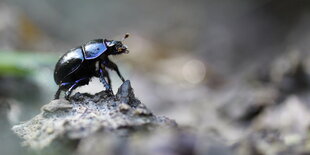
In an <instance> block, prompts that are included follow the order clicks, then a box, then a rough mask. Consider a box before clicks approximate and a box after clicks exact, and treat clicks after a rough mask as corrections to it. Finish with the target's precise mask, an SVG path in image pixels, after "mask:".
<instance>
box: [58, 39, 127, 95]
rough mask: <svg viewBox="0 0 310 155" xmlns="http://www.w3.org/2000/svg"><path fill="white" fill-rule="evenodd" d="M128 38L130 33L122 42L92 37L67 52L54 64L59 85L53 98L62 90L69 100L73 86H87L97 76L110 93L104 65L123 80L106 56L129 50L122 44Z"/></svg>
mask: <svg viewBox="0 0 310 155" xmlns="http://www.w3.org/2000/svg"><path fill="white" fill-rule="evenodd" d="M128 37H129V34H125V36H124V38H123V39H122V40H121V41H116V40H107V39H95V40H91V41H89V42H87V43H86V44H83V45H81V46H79V47H76V48H73V49H70V50H69V51H67V52H66V53H65V54H64V55H63V56H62V57H60V59H59V60H58V62H57V63H56V66H55V70H54V80H55V82H56V84H57V85H58V86H59V88H58V90H57V92H56V94H55V99H59V96H60V93H61V91H65V99H67V100H68V99H69V96H70V95H71V93H72V91H73V90H74V89H76V88H77V87H79V86H83V85H87V84H88V83H89V81H90V79H91V78H92V77H98V78H99V79H100V82H101V83H103V85H104V87H105V89H106V91H107V92H108V93H110V94H112V95H113V91H112V88H111V78H110V75H109V73H108V71H107V70H106V68H109V69H111V70H114V71H115V72H116V73H117V75H118V76H119V78H120V79H121V80H122V81H123V82H124V81H125V79H124V78H123V76H122V74H121V73H120V71H119V69H118V66H117V65H116V64H115V63H114V62H112V61H111V60H110V59H109V58H108V56H109V55H119V54H123V53H129V51H128V50H127V46H126V45H123V43H122V41H124V40H125V39H126V38H128Z"/></svg>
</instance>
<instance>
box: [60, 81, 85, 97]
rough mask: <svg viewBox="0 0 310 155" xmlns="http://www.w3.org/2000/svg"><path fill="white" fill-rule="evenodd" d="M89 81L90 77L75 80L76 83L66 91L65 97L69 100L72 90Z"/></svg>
mask: <svg viewBox="0 0 310 155" xmlns="http://www.w3.org/2000/svg"><path fill="white" fill-rule="evenodd" d="M88 83H89V78H82V79H80V80H77V81H75V83H74V84H73V85H72V86H71V87H70V88H69V89H68V91H66V93H65V98H66V99H67V100H68V99H69V97H70V95H71V93H72V91H73V90H74V89H76V88H77V87H78V86H82V85H85V84H88Z"/></svg>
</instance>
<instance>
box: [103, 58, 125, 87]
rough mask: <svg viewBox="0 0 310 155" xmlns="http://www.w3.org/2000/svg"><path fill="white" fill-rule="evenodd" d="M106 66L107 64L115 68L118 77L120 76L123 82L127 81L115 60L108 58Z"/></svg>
mask: <svg viewBox="0 0 310 155" xmlns="http://www.w3.org/2000/svg"><path fill="white" fill-rule="evenodd" d="M106 66H107V67H108V68H110V69H112V70H114V71H115V72H116V73H117V75H118V77H119V78H120V79H121V80H122V81H123V82H125V79H124V77H123V76H122V74H121V73H120V72H119V70H118V67H117V65H116V64H115V63H114V62H112V61H111V60H108V61H107V64H106Z"/></svg>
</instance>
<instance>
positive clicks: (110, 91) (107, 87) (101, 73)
mask: <svg viewBox="0 0 310 155" xmlns="http://www.w3.org/2000/svg"><path fill="white" fill-rule="evenodd" d="M99 79H100V82H101V83H103V85H104V87H105V89H106V90H107V91H108V92H109V93H112V94H113V91H112V88H111V86H110V85H109V84H108V83H107V81H106V80H105V78H104V71H103V69H102V68H100V76H99Z"/></svg>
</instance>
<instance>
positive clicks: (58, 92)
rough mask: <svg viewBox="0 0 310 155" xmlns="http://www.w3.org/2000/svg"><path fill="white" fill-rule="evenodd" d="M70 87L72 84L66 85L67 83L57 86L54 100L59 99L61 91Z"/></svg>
mask: <svg viewBox="0 0 310 155" xmlns="http://www.w3.org/2000/svg"><path fill="white" fill-rule="evenodd" d="M70 85H72V83H68V82H64V83H61V84H60V85H59V88H58V90H57V91H56V93H55V97H54V100H56V99H59V96H60V93H61V91H62V90H66V89H68V87H70Z"/></svg>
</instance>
